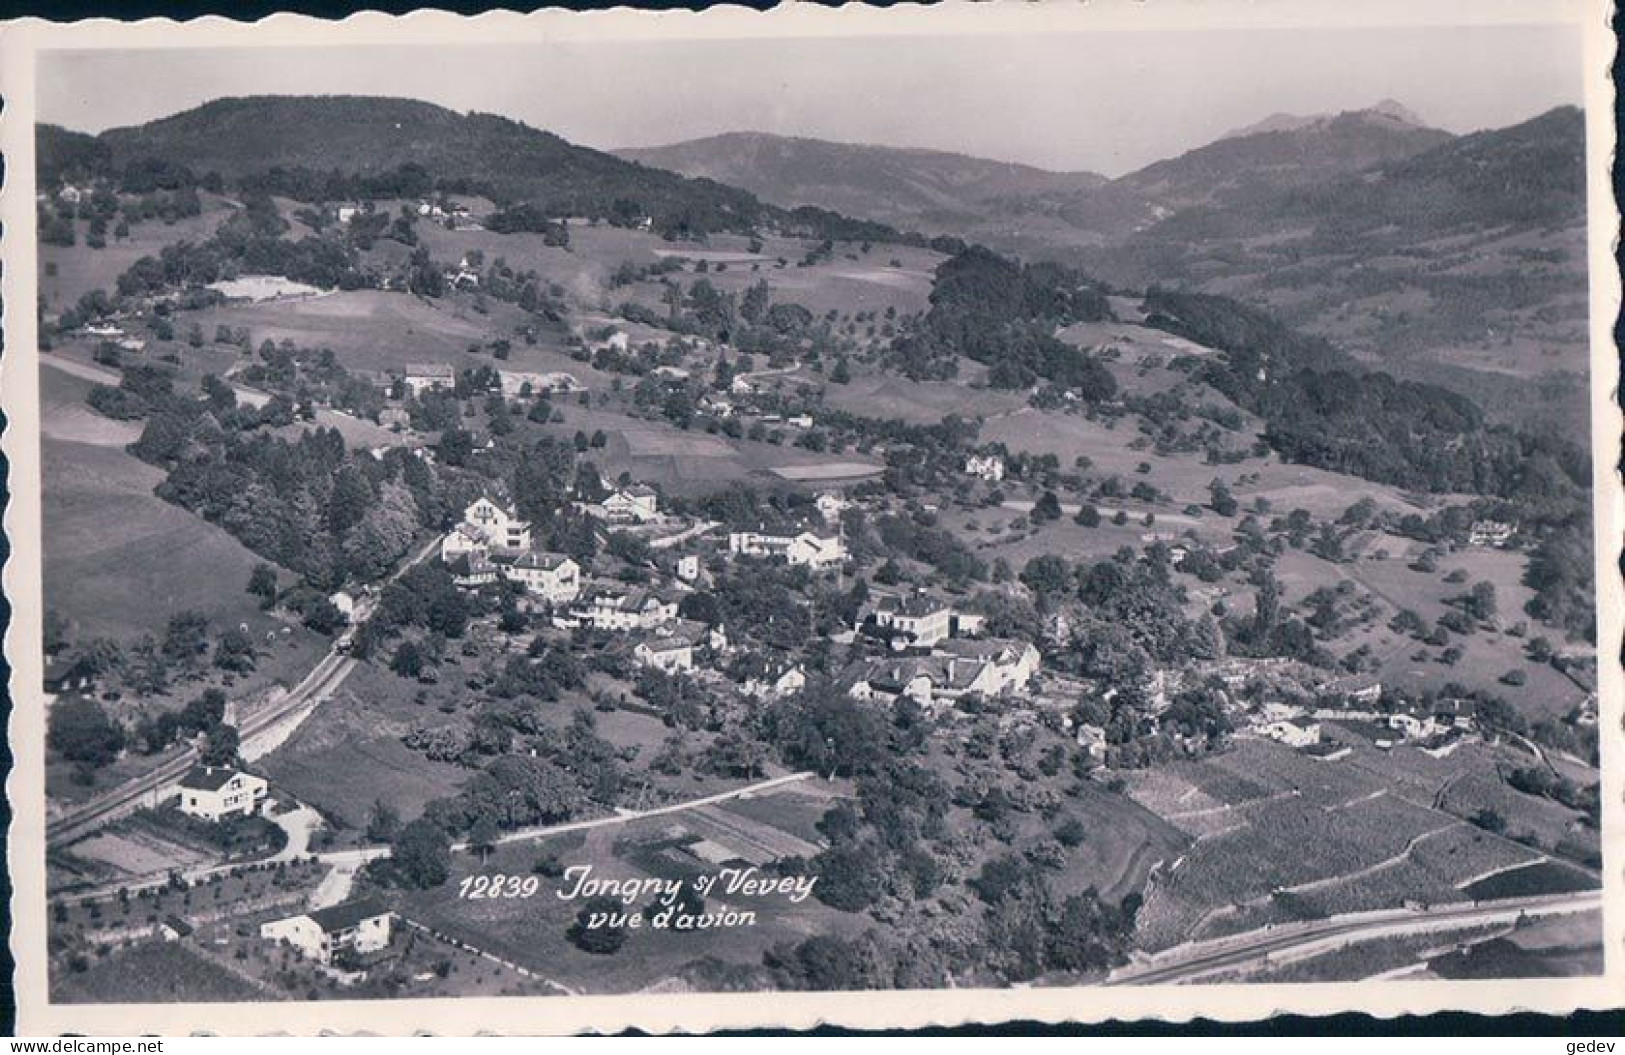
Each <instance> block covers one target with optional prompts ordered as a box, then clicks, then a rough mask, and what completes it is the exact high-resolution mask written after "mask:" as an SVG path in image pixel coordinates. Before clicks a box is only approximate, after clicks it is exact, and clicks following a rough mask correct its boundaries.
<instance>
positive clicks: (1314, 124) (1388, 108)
mask: <svg viewBox="0 0 1625 1055" xmlns="http://www.w3.org/2000/svg"><path fill="white" fill-rule="evenodd" d="M1338 120H1343V121H1348V120H1359V121H1366V122H1372V123H1377V124H1383V125H1388V126H1400V127H1403V128H1420V129H1426V128H1428V127H1429V126H1428V124H1427V122H1426V121H1423V120H1422V118H1420V117H1419V116H1417V114H1416V111H1414V110H1412V109H1411V108H1410V107H1408V106H1406V105H1405V104H1404V103H1401V102H1399V101H1397V100H1395V99H1383V100H1381V101H1380V102H1378V103H1376V104H1375V105H1372V106H1368V107H1365V108H1364V109H1361V110H1345V111H1343V112H1342V113H1337V114H1288V113H1275V114H1271V115H1270V116H1268V117H1266V118H1264V119H1263V120H1262V121H1255V122H1253V123H1252V124H1250V125H1243V126H1242V127H1240V128H1235V129H1231V130H1230V131H1229V132H1226V133H1225V134H1224V135H1222V136H1220V137H1219V138H1220V139H1242V138H1245V137H1247V136H1257V135H1265V134H1268V133H1270V132H1301V131H1322V130H1324V129H1326V128H1327V127H1329V126H1330V125H1331V124H1332V122H1334V121H1338Z"/></svg>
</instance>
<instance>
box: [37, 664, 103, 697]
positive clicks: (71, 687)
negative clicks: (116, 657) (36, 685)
mask: <svg viewBox="0 0 1625 1055" xmlns="http://www.w3.org/2000/svg"><path fill="white" fill-rule="evenodd" d="M95 687H96V668H95V666H94V665H93V664H92V663H91V662H90V661H89V660H88V659H85V658H84V657H83V656H66V657H61V656H54V657H52V658H51V659H50V660H48V661H46V664H45V691H46V692H47V693H49V694H50V695H52V696H60V695H62V694H63V693H65V692H89V691H91V690H92V689H94V688H95Z"/></svg>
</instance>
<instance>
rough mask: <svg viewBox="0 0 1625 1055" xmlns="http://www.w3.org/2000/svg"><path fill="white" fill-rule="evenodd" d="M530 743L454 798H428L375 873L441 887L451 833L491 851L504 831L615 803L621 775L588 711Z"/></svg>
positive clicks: (502, 757)
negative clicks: (530, 751) (528, 751)
mask: <svg viewBox="0 0 1625 1055" xmlns="http://www.w3.org/2000/svg"><path fill="white" fill-rule="evenodd" d="M529 743H530V745H531V747H533V748H534V749H535V752H534V753H533V754H520V753H511V754H510V753H502V754H499V755H498V756H497V757H496V758H494V759H492V760H491V761H490V762H489V764H487V765H486V766H485V768H484V769H482V770H481V771H480V772H479V773H478V774H477V775H475V776H474V777H473V778H472V779H471V780H469V781H468V782H467V783H466V784H465V785H464V786H463V788H462V790H461V791H459V792H458V793H457V794H456V795H453V796H451V797H449V798H444V799H436V800H434V801H433V802H430V803H429V804H428V805H427V806H425V807H424V809H423V816H421V817H420V818H418V819H417V820H415V821H413V822H412V823H410V824H408V825H405V826H404V827H401V828H399V829H398V830H397V831H395V832H394V833H393V837H392V838H391V840H390V846H391V856H390V858H388V859H386V860H384V861H380V862H377V863H376V864H375V866H374V868H375V869H376V874H378V875H379V877H380V878H382V879H384V880H385V881H386V882H395V883H400V884H403V885H407V886H413V887H432V886H438V885H439V884H441V883H443V882H445V880H446V877H447V875H448V874H449V871H450V845H451V841H452V839H453V838H454V837H459V836H461V837H466V838H467V840H468V841H469V843H470V844H472V846H473V847H474V848H476V849H480V848H489V847H490V846H491V845H492V844H494V843H495V841H496V840H497V838H498V837H499V836H500V834H501V833H502V832H504V831H512V830H514V829H517V828H524V827H527V826H532V825H545V824H558V823H562V822H564V821H568V820H570V819H571V818H572V817H575V816H577V815H578V814H580V813H581V812H582V811H583V810H585V809H588V808H589V807H592V806H598V807H613V806H614V805H616V803H617V802H618V799H619V795H620V792H621V788H622V784H623V783H624V773H623V770H622V767H621V764H620V760H619V757H618V755H617V754H616V752H615V748H614V746H613V745H611V744H610V743H609V742H608V741H606V740H604V739H603V738H602V737H600V736H599V735H598V732H597V729H596V727H595V724H594V721H593V717H592V713H591V712H590V711H577V712H576V713H575V715H574V716H573V717H572V718H571V720H570V722H569V724H568V725H567V726H566V727H565V728H564V730H563V731H562V733H561V732H560V731H559V730H557V729H554V728H551V727H548V726H545V725H540V724H539V725H538V726H537V729H536V733H535V735H533V736H531V737H530V738H529Z"/></svg>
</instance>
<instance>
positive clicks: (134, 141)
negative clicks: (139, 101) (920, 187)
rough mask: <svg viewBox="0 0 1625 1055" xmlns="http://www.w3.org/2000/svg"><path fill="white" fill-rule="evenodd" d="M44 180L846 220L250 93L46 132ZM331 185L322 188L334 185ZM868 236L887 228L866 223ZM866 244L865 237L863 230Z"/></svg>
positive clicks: (620, 167) (430, 111)
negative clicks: (221, 182)
mask: <svg viewBox="0 0 1625 1055" xmlns="http://www.w3.org/2000/svg"><path fill="white" fill-rule="evenodd" d="M40 139H41V142H42V149H41V152H40V160H41V172H42V176H43V177H49V175H50V169H49V166H50V165H51V164H53V163H54V162H64V163H74V164H100V165H102V166H105V167H107V168H108V169H110V170H113V171H123V170H125V169H126V168H127V167H128V166H130V165H142V164H149V165H161V166H168V167H173V168H177V169H185V170H188V171H190V172H191V173H193V174H196V175H198V176H201V175H204V174H207V173H218V174H219V175H220V176H222V177H224V178H225V179H226V180H228V181H244V180H251V181H255V182H257V183H258V184H259V185H264V186H269V187H272V188H276V189H278V191H279V192H281V193H286V194H289V195H290V196H297V195H298V194H300V193H308V194H319V193H323V192H324V188H325V187H326V186H342V181H340V180H338V179H335V178H333V177H339V176H342V177H366V178H374V179H385V180H390V179H395V178H396V176H398V175H400V174H402V173H403V172H404V177H405V178H404V179H403V180H402V181H401V182H404V183H407V184H411V183H414V182H416V183H421V182H422V181H423V180H424V179H427V180H429V181H430V182H432V183H434V184H437V185H440V186H442V187H444V186H446V185H448V184H449V185H450V186H452V187H454V188H456V189H461V190H465V191H466V192H468V193H481V194H487V195H489V196H491V197H493V198H496V199H498V200H499V201H500V200H509V201H525V202H534V203H536V204H537V205H538V206H540V207H541V208H542V209H544V210H545V211H546V212H548V213H549V214H551V215H555V216H559V215H616V216H622V217H623V218H625V217H632V216H647V217H649V218H650V219H652V221H653V222H654V224H655V226H656V227H657V228H658V229H661V230H667V231H672V232H676V233H682V232H685V231H686V232H692V233H704V232H706V231H714V230H736V231H745V230H750V229H753V228H755V227H756V226H758V225H761V224H764V223H770V224H774V225H777V226H781V227H787V228H789V227H807V228H809V229H811V230H815V231H817V232H818V233H822V234H826V235H828V234H830V233H832V232H834V231H838V230H840V229H841V224H839V223H838V221H839V220H840V219H841V218H839V217H828V216H818V215H814V214H811V213H808V214H804V215H800V216H792V215H790V214H789V213H788V212H786V211H785V210H782V209H778V208H777V207H773V206H768V205H766V204H764V203H763V202H761V201H760V200H758V199H757V198H756V197H755V196H753V195H752V194H750V193H749V192H748V191H745V190H741V189H738V188H736V187H732V186H725V185H723V184H720V183H716V182H712V181H708V180H691V179H686V178H684V177H682V176H680V175H677V174H675V173H672V172H668V171H666V170H663V169H656V168H649V167H646V166H642V165H638V164H635V163H633V162H629V161H625V160H622V159H621V158H618V157H614V156H613V155H610V154H606V153H603V152H601V151H597V150H592V149H590V148H588V147H582V146H577V145H576V144H573V143H570V142H568V141H566V140H564V139H562V138H560V137H559V136H557V135H554V134H553V133H551V132H547V131H543V130H541V129H536V128H531V127H529V126H527V125H525V124H523V123H521V122H518V121H514V120H511V119H509V118H506V117H500V116H496V115H493V114H482V113H469V114H459V113H456V112H454V111H452V110H448V109H446V108H444V107H441V106H436V105H434V104H432V103H426V102H422V101H419V100H413V99H399V98H384V97H371V96H338V95H335V96H249V97H234V98H222V99H216V100H213V101H211V102H208V103H205V104H203V105H201V106H198V107H195V108H193V109H191V110H187V111H184V112H182V113H178V114H175V115H172V116H170V117H165V118H161V119H159V120H155V121H150V122H148V123H147V124H144V125H139V126H136V127H130V128H115V129H109V130H108V131H105V132H103V133H101V134H100V135H98V136H94V137H87V136H84V135H82V134H80V133H72V132H68V131H66V130H63V129H53V128H50V127H49V126H45V127H43V128H42V130H41V133H40ZM324 181H325V182H324ZM852 226H853V230H854V231H862V230H865V229H867V230H868V231H869V234H868V236H869V237H876V238H879V237H884V236H886V235H887V234H888V233H895V232H888V231H885V230H882V229H879V228H877V227H875V226H874V225H869V226H868V227H867V228H865V226H864V225H863V224H856V225H852ZM857 236H858V237H863V236H864V235H862V234H858V235H857Z"/></svg>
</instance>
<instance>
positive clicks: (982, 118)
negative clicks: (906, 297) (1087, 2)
mask: <svg viewBox="0 0 1625 1055" xmlns="http://www.w3.org/2000/svg"><path fill="white" fill-rule="evenodd" d="M1579 49H1580V34H1579V32H1578V30H1577V29H1575V28H1573V27H1565V26H1558V25H1544V26H1527V25H1526V26H1505V25H1502V26H1473V27H1463V26H1449V27H1405V28H1359V29H1348V28H1345V29H1338V30H1302V29H1297V30H1279V29H1245V30H1242V29H1221V30H1213V29H1210V30H1204V31H1200V32H1197V31H1172V32H1168V31H1160V32H1138V31H1133V32H1125V31H1118V32H1087V33H1077V32H1064V33H1041V34H1038V33H1030V32H1029V33H1018V34H1008V35H1000V36H988V35H981V36H974V37H971V36H965V35H931V36H902V37H899V36H889V37H880V38H877V37H850V36H848V37H841V36H806V37H798V38H794V39H782V38H781V39H727V40H704V39H693V40H680V41H674V40H666V41H617V42H609V41H602V40H569V39H564V40H555V41H552V42H548V43H526V44H447V43H440V44H436V45H432V46H406V47H403V46H397V45H388V46H369V47H354V46H346V47H343V48H339V47H331V46H329V47H297V48H283V47H278V48H256V49H244V48H215V47H211V48H186V49H176V48H166V49H161V50H159V49H127V50H78V51H55V52H43V53H41V54H40V56H39V59H38V66H37V76H38V87H39V93H38V114H39V118H40V120H42V121H48V122H52V123H55V124H61V125H65V126H67V127H69V128H73V129H77V130H80V131H88V132H98V131H101V130H103V129H106V128H110V127H120V126H125V125H133V124H140V123H143V122H145V121H148V120H151V119H153V118H157V117H163V116H167V115H169V114H173V113H177V112H180V111H183V110H186V109H189V108H191V107H193V106H196V105H198V104H200V103H203V102H206V101H208V100H209V99H213V98H218V97H220V96H229V95H257V94H280V95H291V94H364V95H391V96H403V97H410V98H416V99H423V100H426V101H429V102H433V103H439V104H441V105H444V106H447V107H449V108H451V109H454V110H459V111H467V110H481V111H486V112H492V113H498V114H502V115H504V116H507V117H511V118H514V119H516V120H520V121H523V122H525V123H526V124H529V125H532V126H535V127H539V128H545V129H548V130H549V131H553V132H556V133H557V134H559V135H561V136H563V137H564V138H566V139H568V140H570V141H572V142H575V143H580V144H582V145H585V146H591V147H596V148H599V149H613V148H617V147H638V146H654V145H660V144H665V143H670V142H676V141H680V140H685V139H692V138H698V137H701V136H708V135H714V134H718V133H721V132H730V131H742V130H750V131H761V132H773V133H778V134H782V135H795V136H808V137H813V138H819V139H832V140H838V141H842V142H853V143H875V144H884V145H888V146H903V147H922V148H929V149H939V150H950V151H956V152H959V153H965V154H971V155H975V156H979V157H987V158H995V159H999V160H1005V161H1017V162H1023V163H1026V164H1031V165H1037V166H1039V167H1043V168H1049V169H1055V170H1062V171H1084V170H1087V171H1094V172H1100V173H1103V174H1105V175H1108V176H1117V175H1121V174H1123V173H1125V172H1129V171H1133V170H1135V169H1137V168H1140V167H1142V166H1144V165H1146V164H1149V163H1150V162H1152V161H1156V160H1159V159H1161V158H1164V157H1170V156H1173V155H1176V154H1179V153H1182V152H1184V151H1186V150H1190V149H1192V148H1194V147H1197V146H1200V145H1202V144H1203V143H1207V142H1211V141H1212V140H1213V139H1216V138H1218V137H1219V136H1221V135H1223V134H1225V133H1226V132H1228V131H1230V130H1232V129H1234V128H1237V127H1241V126H1244V125H1248V124H1251V123H1253V122H1255V121H1257V120H1260V119H1262V118H1264V117H1266V116H1268V115H1270V114H1273V113H1280V112H1285V113H1294V114H1315V113H1334V112H1338V111H1341V110H1349V109H1360V108H1363V107H1368V106H1371V105H1373V104H1375V103H1376V102H1378V101H1379V100H1382V99H1386V98H1391V99H1395V100H1398V101H1399V102H1401V103H1402V104H1404V105H1405V106H1407V107H1409V108H1410V109H1411V110H1413V111H1415V112H1416V113H1417V114H1418V115H1419V116H1420V117H1422V118H1423V119H1424V120H1425V121H1426V122H1427V123H1429V124H1431V125H1434V126H1436V127H1439V128H1444V129H1446V130H1448V131H1452V132H1458V133H1460V132H1469V131H1474V130H1477V129H1481V128H1495V127H1503V126H1506V125H1509V124H1514V123H1516V122H1518V121H1521V120H1525V119H1527V118H1530V117H1533V116H1535V115H1537V114H1540V113H1544V112H1545V111H1547V110H1549V109H1551V108H1552V107H1554V106H1559V105H1564V104H1578V103H1579V102H1580V101H1581V99H1582V96H1583V89H1582V84H1581V63H1580V53H1579Z"/></svg>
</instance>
